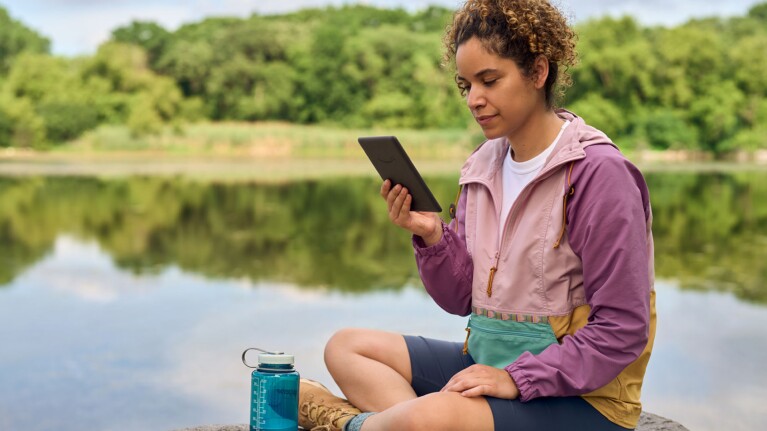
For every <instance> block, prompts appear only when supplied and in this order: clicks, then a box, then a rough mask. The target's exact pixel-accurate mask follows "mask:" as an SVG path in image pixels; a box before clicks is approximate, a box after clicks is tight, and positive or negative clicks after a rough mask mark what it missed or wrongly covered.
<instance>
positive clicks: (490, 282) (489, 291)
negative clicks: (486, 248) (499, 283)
mask: <svg viewBox="0 0 767 431" xmlns="http://www.w3.org/2000/svg"><path fill="white" fill-rule="evenodd" d="M497 270H498V268H496V267H492V268H490V279H489V280H487V297H488V298H489V297H491V296H493V278H495V271H497Z"/></svg>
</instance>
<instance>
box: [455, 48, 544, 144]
mask: <svg viewBox="0 0 767 431" xmlns="http://www.w3.org/2000/svg"><path fill="white" fill-rule="evenodd" d="M455 63H456V68H457V69H458V74H457V77H456V82H457V83H458V86H459V87H460V88H461V89H462V90H464V91H465V97H466V104H467V105H468V106H469V109H470V110H471V113H472V115H474V118H475V120H476V121H477V123H478V124H479V125H480V127H482V131H483V132H484V134H485V137H486V138H488V139H495V138H500V137H503V136H506V137H508V138H509V141H511V142H514V137H515V136H516V135H517V134H518V133H520V132H521V131H523V129H524V126H525V125H526V124H528V120H529V118H530V116H531V115H532V114H533V113H535V112H536V111H537V110H540V109H541V105H542V104H543V105H545V103H543V102H544V96H543V92H542V90H541V89H540V88H536V85H535V84H534V83H533V81H532V80H531V79H530V78H528V77H526V76H525V75H524V74H523V73H522V71H521V70H520V68H519V67H518V66H517V64H516V63H515V62H514V61H513V60H510V59H508V58H503V57H500V56H498V55H496V54H493V53H491V52H490V51H488V50H487V49H486V48H485V47H484V46H482V43H481V42H480V41H479V39H477V38H476V37H472V38H471V39H469V40H467V41H466V42H464V43H462V44H461V45H459V46H458V49H457V50H456V55H455ZM544 81H545V79H544Z"/></svg>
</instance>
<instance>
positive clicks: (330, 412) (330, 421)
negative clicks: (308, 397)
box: [301, 402, 354, 431]
mask: <svg viewBox="0 0 767 431" xmlns="http://www.w3.org/2000/svg"><path fill="white" fill-rule="evenodd" d="M301 414H303V415H305V416H306V417H307V418H309V420H310V421H312V422H313V423H315V424H317V426H315V427H314V428H312V429H311V430H310V431H333V429H334V427H335V428H336V429H339V428H340V427H339V426H338V420H339V419H341V418H344V417H347V416H354V413H351V412H348V411H345V410H344V409H343V408H342V407H329V406H325V405H321V404H316V403H313V402H306V403H304V404H302V405H301Z"/></svg>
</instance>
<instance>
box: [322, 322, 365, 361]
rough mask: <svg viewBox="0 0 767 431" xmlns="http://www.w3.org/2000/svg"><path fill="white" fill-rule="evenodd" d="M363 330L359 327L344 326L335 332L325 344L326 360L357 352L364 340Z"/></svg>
mask: <svg viewBox="0 0 767 431" xmlns="http://www.w3.org/2000/svg"><path fill="white" fill-rule="evenodd" d="M362 331H363V330H361V329H357V328H344V329H341V330H339V331H337V332H336V333H335V334H333V335H332V336H331V337H330V339H329V340H328V342H327V344H325V362H328V359H330V360H333V359H334V358H337V357H339V356H341V357H343V356H345V355H348V354H352V353H355V352H356V350H358V349H359V348H360V343H361V342H362V341H363V337H364V334H363V333H362Z"/></svg>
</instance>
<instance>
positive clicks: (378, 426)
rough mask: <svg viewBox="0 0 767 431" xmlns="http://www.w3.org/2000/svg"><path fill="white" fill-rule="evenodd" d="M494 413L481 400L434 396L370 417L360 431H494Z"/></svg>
mask: <svg viewBox="0 0 767 431" xmlns="http://www.w3.org/2000/svg"><path fill="white" fill-rule="evenodd" d="M494 426H495V423H494V420H493V412H492V410H491V409H490V405H489V404H488V403H487V401H486V400H485V398H484V397H475V398H466V397H464V396H462V395H460V394H458V393H457V392H435V393H432V394H428V395H424V396H422V397H418V398H416V399H413V400H409V401H405V402H403V403H400V404H397V405H396V406H394V407H391V408H389V409H388V410H384V411H382V412H380V413H376V414H374V415H373V416H370V417H369V418H367V420H365V422H364V423H363V424H362V431H379V430H380V431H384V430H399V431H422V430H440V431H465V430H472V431H493V430H494Z"/></svg>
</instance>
